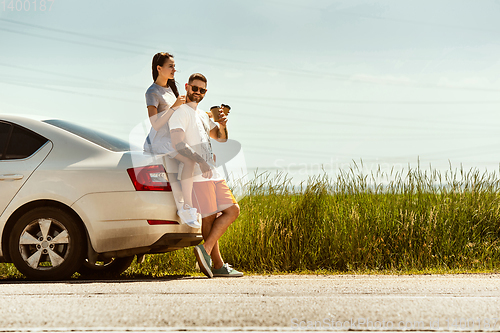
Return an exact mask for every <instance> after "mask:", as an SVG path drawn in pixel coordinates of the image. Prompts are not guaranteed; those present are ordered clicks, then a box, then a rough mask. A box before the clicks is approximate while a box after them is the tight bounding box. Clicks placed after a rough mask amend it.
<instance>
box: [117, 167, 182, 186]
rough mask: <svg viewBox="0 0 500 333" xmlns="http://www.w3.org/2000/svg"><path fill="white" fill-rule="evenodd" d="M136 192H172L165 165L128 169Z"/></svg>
mask: <svg viewBox="0 0 500 333" xmlns="http://www.w3.org/2000/svg"><path fill="white" fill-rule="evenodd" d="M127 172H128V175H129V176H130V179H131V180H132V183H133V184H134V187H135V189H136V191H172V188H171V187H170V183H169V182H168V179H167V173H166V171H165V168H164V167H163V165H148V166H145V167H141V168H130V169H127Z"/></svg>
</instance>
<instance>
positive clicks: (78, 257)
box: [0, 115, 202, 280]
mask: <svg viewBox="0 0 500 333" xmlns="http://www.w3.org/2000/svg"><path fill="white" fill-rule="evenodd" d="M201 240H202V236H201V230H200V229H193V228H191V227H189V226H187V225H185V224H181V223H180V220H179V218H178V216H177V214H176V207H175V203H174V199H173V195H172V192H171V188H170V184H169V183H168V179H167V176H166V173H165V169H164V167H163V163H162V156H154V155H150V154H147V153H144V152H142V151H132V150H131V149H130V147H129V144H128V142H126V141H123V140H121V139H118V138H115V137H113V136H110V135H107V134H104V133H100V132H97V131H95V130H92V129H89V128H86V127H83V126H79V125H75V124H72V123H69V122H66V121H63V120H55V119H52V120H43V121H39V120H33V119H29V118H24V117H18V116H5V115H0V262H2V261H3V262H12V263H14V265H15V266H16V267H17V269H18V270H19V271H20V272H21V273H23V274H24V275H25V276H26V277H28V278H29V279H35V280H58V279H66V278H69V277H70V276H71V275H72V274H73V273H74V272H76V271H78V272H80V273H81V274H82V275H88V276H92V275H96V274H97V275H98V274H102V273H107V274H113V275H117V274H120V273H122V272H123V271H124V270H125V269H126V268H127V267H128V266H129V265H130V264H131V263H132V260H133V259H134V256H136V255H137V258H138V260H139V259H140V258H143V255H144V254H148V253H163V252H169V251H174V250H178V249H181V248H184V247H188V246H194V245H197V244H199V243H200V242H201Z"/></svg>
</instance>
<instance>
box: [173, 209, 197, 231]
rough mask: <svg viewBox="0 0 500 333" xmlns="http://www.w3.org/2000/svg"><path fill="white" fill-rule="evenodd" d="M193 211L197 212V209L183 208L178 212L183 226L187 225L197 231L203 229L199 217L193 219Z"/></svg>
mask: <svg viewBox="0 0 500 333" xmlns="http://www.w3.org/2000/svg"><path fill="white" fill-rule="evenodd" d="M192 209H194V210H195V212H196V208H190V209H184V208H181V209H179V210H178V211H177V215H179V217H180V219H181V223H182V224H187V225H188V226H190V227H191V228H196V229H198V228H201V224H200V222H198V216H196V218H194V219H193V213H192V212H191V210H192ZM196 215H197V214H196Z"/></svg>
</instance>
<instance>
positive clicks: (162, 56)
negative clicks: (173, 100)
mask: <svg viewBox="0 0 500 333" xmlns="http://www.w3.org/2000/svg"><path fill="white" fill-rule="evenodd" d="M173 57H174V56H173V55H171V54H170V53H167V52H160V53H157V54H155V55H154V57H153V66H152V67H153V68H152V69H153V81H154V82H156V79H157V78H158V67H157V66H160V67H161V66H163V64H165V61H166V60H167V59H169V58H173ZM167 86H168V87H170V88H172V91H173V92H174V95H175V97H179V89H177V85H176V84H175V80H174V79H168V81H167Z"/></svg>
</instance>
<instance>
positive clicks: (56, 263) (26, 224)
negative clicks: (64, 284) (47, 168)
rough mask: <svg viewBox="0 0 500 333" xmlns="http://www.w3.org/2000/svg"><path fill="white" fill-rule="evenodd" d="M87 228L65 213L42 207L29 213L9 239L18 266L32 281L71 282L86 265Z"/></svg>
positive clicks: (23, 217) (13, 260)
mask: <svg viewBox="0 0 500 333" xmlns="http://www.w3.org/2000/svg"><path fill="white" fill-rule="evenodd" d="M84 235H85V231H84V230H83V227H82V226H81V225H80V224H79V223H78V222H77V221H76V220H75V219H74V218H73V217H72V216H71V215H69V214H68V213H66V212H65V211H63V210H61V209H58V208H53V207H39V208H35V209H33V210H31V211H29V212H27V213H25V214H24V215H23V216H22V217H21V218H20V219H19V220H18V221H17V222H16V224H15V225H14V228H13V229H12V233H11V235H10V238H9V251H10V257H11V259H12V262H13V263H14V266H16V268H17V269H18V270H19V271H20V272H21V273H22V274H24V275H25V276H26V277H27V278H28V279H32V280H63V279H68V278H70V277H71V275H73V273H75V272H76V271H77V270H78V269H79V268H80V266H81V265H82V264H83V260H84V259H85V253H86V241H85V236H84Z"/></svg>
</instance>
